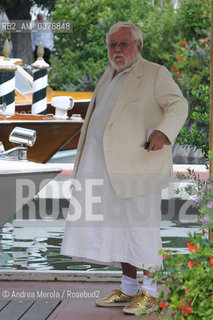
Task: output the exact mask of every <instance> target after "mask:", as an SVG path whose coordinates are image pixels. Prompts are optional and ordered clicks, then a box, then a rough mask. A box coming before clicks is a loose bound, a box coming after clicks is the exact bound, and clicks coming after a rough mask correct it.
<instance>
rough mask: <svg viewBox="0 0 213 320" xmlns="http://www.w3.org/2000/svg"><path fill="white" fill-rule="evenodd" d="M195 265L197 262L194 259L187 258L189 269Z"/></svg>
mask: <svg viewBox="0 0 213 320" xmlns="http://www.w3.org/2000/svg"><path fill="white" fill-rule="evenodd" d="M197 266H198V264H197V262H196V261H191V260H189V269H190V268H192V267H197Z"/></svg>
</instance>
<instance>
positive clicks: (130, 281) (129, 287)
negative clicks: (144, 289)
mask: <svg viewBox="0 0 213 320" xmlns="http://www.w3.org/2000/svg"><path fill="white" fill-rule="evenodd" d="M138 289H139V285H138V279H134V278H130V277H128V276H126V275H123V276H122V279H121V290H122V291H123V292H125V293H126V294H136V293H137V292H138Z"/></svg>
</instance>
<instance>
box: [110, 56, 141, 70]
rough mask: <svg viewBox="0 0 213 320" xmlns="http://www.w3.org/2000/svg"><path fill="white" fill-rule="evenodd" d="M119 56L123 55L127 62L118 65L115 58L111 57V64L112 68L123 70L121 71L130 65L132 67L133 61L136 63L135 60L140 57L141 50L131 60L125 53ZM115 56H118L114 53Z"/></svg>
mask: <svg viewBox="0 0 213 320" xmlns="http://www.w3.org/2000/svg"><path fill="white" fill-rule="evenodd" d="M119 56H122V57H123V58H124V61H125V62H124V64H122V65H117V64H116V62H115V61H114V60H111V59H110V58H109V62H110V64H111V66H112V68H113V69H114V70H116V71H117V72H121V71H123V70H125V69H127V68H128V67H130V66H131V65H132V64H133V63H135V61H136V60H137V59H138V56H139V52H136V54H135V57H134V58H133V59H131V60H129V59H128V60H127V58H126V57H125V56H124V55H123V54H119ZM115 57H116V55H114V57H113V59H115Z"/></svg>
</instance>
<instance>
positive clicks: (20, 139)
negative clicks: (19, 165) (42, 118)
mask: <svg viewBox="0 0 213 320" xmlns="http://www.w3.org/2000/svg"><path fill="white" fill-rule="evenodd" d="M9 141H10V142H13V143H17V144H21V145H20V146H17V147H14V148H12V149H9V150H6V151H5V150H4V146H3V144H2V143H1V142H0V160H2V159H4V160H5V159H6V160H23V161H26V160H27V147H32V146H33V145H34V144H35V141H36V131H35V130H31V129H26V128H21V127H15V128H14V129H13V130H12V132H11V133H10V136H9Z"/></svg>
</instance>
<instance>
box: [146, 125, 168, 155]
mask: <svg viewBox="0 0 213 320" xmlns="http://www.w3.org/2000/svg"><path fill="white" fill-rule="evenodd" d="M149 142H150V143H149V147H148V149H147V151H156V150H161V149H162V148H163V145H164V144H165V143H166V142H167V143H168V138H167V136H166V135H165V134H164V133H163V132H161V131H159V130H154V131H153V132H152V133H151V134H150V137H149Z"/></svg>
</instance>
